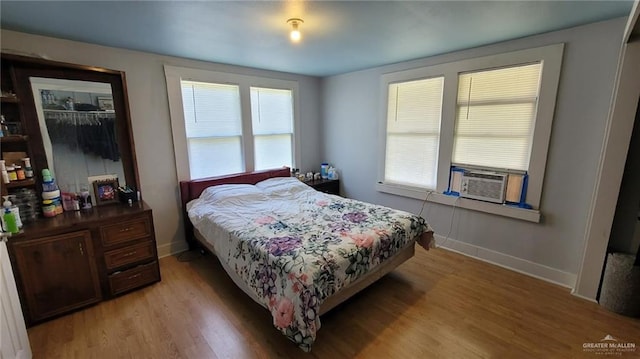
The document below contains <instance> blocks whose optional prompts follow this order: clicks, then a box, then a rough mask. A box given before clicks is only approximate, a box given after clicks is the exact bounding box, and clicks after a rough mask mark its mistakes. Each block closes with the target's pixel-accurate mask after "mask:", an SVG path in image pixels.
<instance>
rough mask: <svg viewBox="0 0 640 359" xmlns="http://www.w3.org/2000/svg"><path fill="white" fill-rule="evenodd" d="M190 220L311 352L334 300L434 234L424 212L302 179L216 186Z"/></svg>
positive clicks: (191, 212) (284, 327)
mask: <svg viewBox="0 0 640 359" xmlns="http://www.w3.org/2000/svg"><path fill="white" fill-rule="evenodd" d="M189 217H190V218H191V221H192V222H193V224H194V226H195V227H196V228H197V229H198V230H199V231H200V232H201V233H202V234H203V235H204V236H205V237H206V238H207V240H208V241H212V244H213V246H214V248H215V250H216V254H217V256H218V257H219V259H220V260H221V261H224V262H226V266H225V267H226V268H231V269H233V270H234V271H235V274H237V275H238V276H239V277H240V278H241V279H242V280H243V281H244V282H245V283H246V285H247V286H248V288H249V290H250V291H251V293H253V294H254V295H253V296H252V297H254V299H256V298H257V300H259V301H260V302H261V304H263V305H264V306H265V307H267V308H268V309H269V310H270V311H271V314H272V315H273V324H274V326H276V327H277V328H278V329H279V330H280V331H281V332H282V333H284V334H285V335H286V336H287V337H288V338H289V339H291V340H292V341H294V342H295V343H296V344H298V346H300V348H302V349H303V350H304V351H309V350H311V345H312V343H313V342H314V340H315V338H316V331H317V330H318V329H320V318H319V315H318V314H319V307H320V304H321V303H322V302H323V301H324V300H325V299H326V298H327V297H329V296H331V295H332V294H334V293H336V292H338V291H339V290H340V289H341V288H343V287H345V286H346V285H348V284H349V283H351V282H353V281H355V280H357V279H358V278H359V277H361V276H362V275H363V274H365V273H367V272H368V271H370V270H371V269H373V268H375V267H376V266H377V265H379V264H380V263H381V262H383V261H385V260H386V259H387V258H389V257H391V256H393V255H394V254H395V253H396V252H398V251H399V250H401V249H402V248H404V247H405V246H407V245H413V241H414V239H415V238H416V237H419V236H421V235H422V234H423V233H427V232H429V231H431V230H430V228H429V226H428V225H427V224H426V223H425V221H424V219H422V218H421V217H418V216H415V215H412V214H410V213H407V212H403V211H398V210H394V209H391V208H387V207H382V206H378V205H373V204H369V203H364V202H360V201H356V200H351V199H347V198H342V197H338V196H333V195H328V194H324V193H320V192H317V191H315V190H314V189H312V188H311V187H309V186H307V185H304V184H303V183H301V182H299V181H297V180H295V179H270V180H267V181H263V182H262V183H259V184H257V185H256V186H250V185H222V186H215V187H210V188H209V189H207V190H205V192H203V194H202V195H201V196H200V198H199V199H197V200H194V201H192V202H191V203H190V204H189Z"/></svg>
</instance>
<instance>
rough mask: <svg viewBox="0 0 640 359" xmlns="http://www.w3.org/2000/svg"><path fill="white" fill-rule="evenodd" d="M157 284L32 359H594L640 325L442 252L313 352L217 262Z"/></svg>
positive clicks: (34, 332) (185, 265) (49, 340)
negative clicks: (610, 339) (609, 339)
mask: <svg viewBox="0 0 640 359" xmlns="http://www.w3.org/2000/svg"><path fill="white" fill-rule="evenodd" d="M160 269H161V272H162V282H160V283H157V284H154V285H152V286H150V287H147V288H145V289H142V290H139V291H136V292H133V293H130V294H127V295H124V296H122V297H119V298H117V299H114V300H111V301H107V302H103V303H100V304H98V305H96V306H93V307H90V308H88V309H85V310H82V311H79V312H76V313H73V314H70V315H67V316H64V317H61V318H59V319H56V320H53V321H49V322H46V323H43V324H40V325H37V326H35V327H32V328H30V329H29V339H30V341H31V346H32V349H33V354H34V358H82V359H85V358H305V357H308V358H352V357H358V358H437V357H440V358H476V357H479V358H571V357H575V358H597V357H598V356H597V355H595V354H594V353H585V352H584V351H583V343H585V342H587V343H590V342H599V341H600V340H601V339H602V338H603V337H604V336H605V335H607V334H610V335H612V336H614V337H615V338H618V339H619V340H620V341H623V342H635V344H636V346H637V347H638V348H637V351H636V353H634V354H629V353H625V354H623V355H622V357H623V358H631V357H640V320H639V319H631V318H627V317H624V316H620V315H617V314H614V313H611V312H608V311H607V310H605V309H604V308H602V307H600V306H599V305H598V304H595V303H590V302H587V301H585V300H582V299H579V298H576V297H574V296H571V295H570V294H569V291H568V290H567V289H565V288H561V287H557V286H555V285H552V284H549V283H546V282H543V281H540V280H537V279H533V278H530V277H527V276H524V275H521V274H518V273H515V272H511V271H509V270H506V269H502V268H499V267H496V266H493V265H490V264H486V263H483V262H480V261H477V260H474V259H470V258H467V257H464V256H461V255H458V254H455V253H451V252H447V251H445V250H442V249H435V250H431V251H429V252H426V251H424V250H423V249H422V248H416V256H415V257H414V258H412V259H410V260H409V261H408V262H407V263H405V264H403V265H401V266H400V267H399V268H398V269H396V270H395V271H394V272H393V273H391V274H389V275H387V276H386V277H384V278H382V279H381V280H380V281H378V282H377V283H375V284H373V285H372V286H371V287H369V288H367V289H365V290H364V291H363V292H361V293H359V294H358V295H356V296H355V297H353V298H351V299H350V300H349V301H347V302H346V303H344V304H343V305H341V306H339V307H337V308H336V309H334V310H333V311H331V312H330V313H327V314H326V315H325V316H323V317H322V328H321V329H320V331H319V332H318V337H317V340H316V343H315V344H314V346H313V349H312V351H311V353H309V354H306V353H304V352H302V351H301V350H300V349H298V348H297V347H296V346H295V345H294V344H293V343H292V342H289V341H288V340H287V339H286V338H285V337H284V336H283V335H281V334H280V333H279V332H278V331H277V330H276V329H275V328H274V327H273V326H272V324H271V323H272V320H271V317H270V314H269V313H268V312H267V311H266V310H265V309H263V308H262V307H261V306H259V305H258V304H256V303H254V302H252V301H251V300H250V299H249V298H248V297H247V296H246V295H245V294H244V293H243V292H242V291H241V290H239V289H237V288H236V287H235V286H234V284H233V282H232V281H231V280H230V279H229V278H228V277H227V275H226V273H225V272H224V271H223V270H222V267H221V266H220V264H219V263H218V261H217V259H216V258H215V257H211V256H207V257H201V258H198V259H197V260H195V261H192V262H179V261H178V260H177V259H176V258H175V257H167V258H164V259H162V260H161V261H160Z"/></svg>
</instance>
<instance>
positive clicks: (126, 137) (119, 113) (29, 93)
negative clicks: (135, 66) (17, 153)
mask: <svg viewBox="0 0 640 359" xmlns="http://www.w3.org/2000/svg"><path fill="white" fill-rule="evenodd" d="M3 60H9V61H10V62H11V63H10V65H9V66H10V68H11V75H12V76H11V77H12V83H13V84H14V91H15V93H16V97H17V98H19V99H20V100H19V107H20V117H21V118H22V124H23V127H24V128H23V134H24V135H25V138H26V139H27V141H28V147H29V148H28V150H29V152H30V155H31V156H30V157H31V166H32V167H33V169H34V172H35V173H36V174H37V176H36V187H37V189H38V191H40V190H41V189H42V183H41V180H42V176H41V175H40V174H41V171H42V169H43V168H48V169H49V170H50V171H52V172H53V177H54V178H55V179H56V182H57V184H58V186H59V187H60V189H61V190H62V191H70V192H79V191H82V189H84V188H87V189H89V191H91V189H92V187H93V186H92V184H93V183H92V180H93V179H91V180H90V179H89V178H88V177H94V176H102V177H105V176H106V177H110V176H112V175H116V176H117V177H118V183H119V184H120V185H125V184H126V185H128V186H130V187H132V188H135V189H140V182H139V177H138V168H137V165H136V154H135V146H134V144H133V133H132V130H131V117H130V112H129V103H128V100H127V97H128V96H127V87H126V79H125V73H124V72H122V71H117V70H110V69H105V68H99V67H92V66H84V65H76V64H69V63H64V62H57V61H51V60H46V59H39V58H30V57H24V56H19V55H7V54H3ZM100 179H102V178H100ZM95 180H98V178H95Z"/></svg>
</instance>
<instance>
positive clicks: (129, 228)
mask: <svg viewBox="0 0 640 359" xmlns="http://www.w3.org/2000/svg"><path fill="white" fill-rule="evenodd" d="M132 229H133V228H131V227H126V228H122V229H121V230H120V232H129V231H130V230H132Z"/></svg>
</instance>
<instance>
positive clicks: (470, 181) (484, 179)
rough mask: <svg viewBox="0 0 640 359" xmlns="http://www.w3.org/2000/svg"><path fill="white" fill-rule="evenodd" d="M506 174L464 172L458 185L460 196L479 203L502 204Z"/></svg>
mask: <svg viewBox="0 0 640 359" xmlns="http://www.w3.org/2000/svg"><path fill="white" fill-rule="evenodd" d="M507 177H508V175H507V174H506V173H496V172H485V171H464V173H463V174H462V181H461V183H460V196H461V197H466V198H472V199H478V200H481V201H488V202H494V203H504V200H505V198H504V197H505V187H506V185H507Z"/></svg>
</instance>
